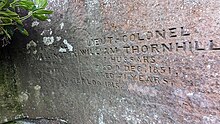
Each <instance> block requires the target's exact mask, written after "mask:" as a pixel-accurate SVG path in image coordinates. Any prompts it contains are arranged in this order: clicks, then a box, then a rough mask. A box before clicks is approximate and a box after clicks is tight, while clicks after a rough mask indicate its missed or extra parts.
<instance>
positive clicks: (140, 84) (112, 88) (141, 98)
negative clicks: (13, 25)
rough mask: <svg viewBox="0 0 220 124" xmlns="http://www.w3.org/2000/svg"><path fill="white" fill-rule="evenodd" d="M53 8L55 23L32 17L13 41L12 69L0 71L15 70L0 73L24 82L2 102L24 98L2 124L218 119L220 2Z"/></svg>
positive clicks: (88, 2)
mask: <svg viewBox="0 0 220 124" xmlns="http://www.w3.org/2000/svg"><path fill="white" fill-rule="evenodd" d="M49 6H50V7H48V8H49V9H51V10H53V11H54V14H53V15H51V16H50V19H48V20H47V21H45V22H39V21H37V20H33V21H32V22H30V24H29V25H30V27H32V29H30V32H31V33H30V34H31V36H30V37H28V38H27V39H24V38H23V39H21V38H20V37H18V38H17V39H16V40H15V41H14V42H13V43H12V44H11V45H13V46H14V47H13V54H12V55H11V63H8V62H7V61H8V60H7V59H3V60H1V62H2V63H6V64H5V66H3V67H0V68H3V70H5V69H6V70H7V68H10V69H12V70H13V71H11V72H10V71H9V72H10V74H8V73H9V72H7V73H6V72H5V71H4V72H3V74H2V72H0V76H1V75H8V76H9V77H11V76H12V77H14V75H16V76H15V79H16V82H17V83H18V85H17V87H18V89H17V90H16V91H15V92H16V93H15V92H14V90H12V91H10V92H9V93H11V94H14V93H15V94H17V95H14V96H13V97H9V98H7V99H6V100H3V103H2V104H3V105H5V103H9V102H6V101H14V103H16V101H17V99H18V105H19V104H20V105H21V114H20V113H19V112H20V111H19V112H17V109H16V112H13V111H11V110H8V111H6V110H5V109H6V108H4V107H3V108H4V109H1V110H0V113H5V112H7V113H9V114H7V115H2V114H1V116H0V122H6V121H10V120H12V119H13V118H14V119H16V118H24V117H27V118H47V119H58V120H59V119H62V120H65V121H66V122H67V123H69V124H218V123H220V35H219V32H220V18H219V12H220V1H218V0H50V1H49ZM9 49H10V50H11V49H12V48H9ZM12 65H13V66H12ZM10 69H9V70H10ZM14 69H15V70H14ZM0 71H1V70H0ZM10 75H11V76H10ZM0 78H3V79H4V77H2V76H1V77H0ZM9 80H11V79H10V78H9ZM2 84H4V85H6V83H5V81H3V83H1V85H0V86H2ZM14 84H15V82H12V83H9V84H7V85H12V86H14ZM8 89H10V88H6V89H4V90H3V92H2V93H3V94H4V92H8V91H6V90H8ZM13 89H14V88H13ZM2 93H0V94H2ZM0 96H1V97H2V95H0ZM17 96H18V98H17ZM0 101H2V99H0ZM16 104H17V103H16ZM15 106H16V105H15V104H13V107H11V108H16V107H15ZM19 110H20V109H19ZM14 113H15V114H14Z"/></svg>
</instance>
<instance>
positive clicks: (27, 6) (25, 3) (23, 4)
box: [17, 0, 35, 10]
mask: <svg viewBox="0 0 220 124" xmlns="http://www.w3.org/2000/svg"><path fill="white" fill-rule="evenodd" d="M17 6H19V7H22V8H23V9H25V10H32V9H33V7H34V6H35V5H34V3H33V2H32V1H25V0H22V1H19V2H18V5H17Z"/></svg>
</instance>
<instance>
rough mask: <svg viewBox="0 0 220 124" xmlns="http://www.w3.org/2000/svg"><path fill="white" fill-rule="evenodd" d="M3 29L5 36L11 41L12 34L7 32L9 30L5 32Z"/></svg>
mask: <svg viewBox="0 0 220 124" xmlns="http://www.w3.org/2000/svg"><path fill="white" fill-rule="evenodd" d="M1 29H2V30H3V32H4V34H5V35H6V36H7V37H8V38H9V39H11V36H10V34H9V33H8V32H7V30H5V29H4V28H3V27H1Z"/></svg>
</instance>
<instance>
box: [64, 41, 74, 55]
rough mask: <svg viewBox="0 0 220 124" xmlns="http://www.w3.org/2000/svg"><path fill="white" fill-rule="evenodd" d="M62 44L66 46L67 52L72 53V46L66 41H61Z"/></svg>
mask: <svg viewBox="0 0 220 124" xmlns="http://www.w3.org/2000/svg"><path fill="white" fill-rule="evenodd" d="M63 43H64V44H65V45H66V46H67V48H68V50H69V51H71V52H72V51H73V46H72V45H71V44H69V43H68V42H67V40H66V39H64V40H63Z"/></svg>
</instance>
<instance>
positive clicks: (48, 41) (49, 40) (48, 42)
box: [43, 36, 54, 46]
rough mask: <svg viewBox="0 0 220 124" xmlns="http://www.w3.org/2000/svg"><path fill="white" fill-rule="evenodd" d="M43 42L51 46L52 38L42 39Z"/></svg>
mask: <svg viewBox="0 0 220 124" xmlns="http://www.w3.org/2000/svg"><path fill="white" fill-rule="evenodd" d="M43 42H44V44H45V45H47V46H48V45H51V44H53V42H54V37H53V36H52V37H43Z"/></svg>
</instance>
